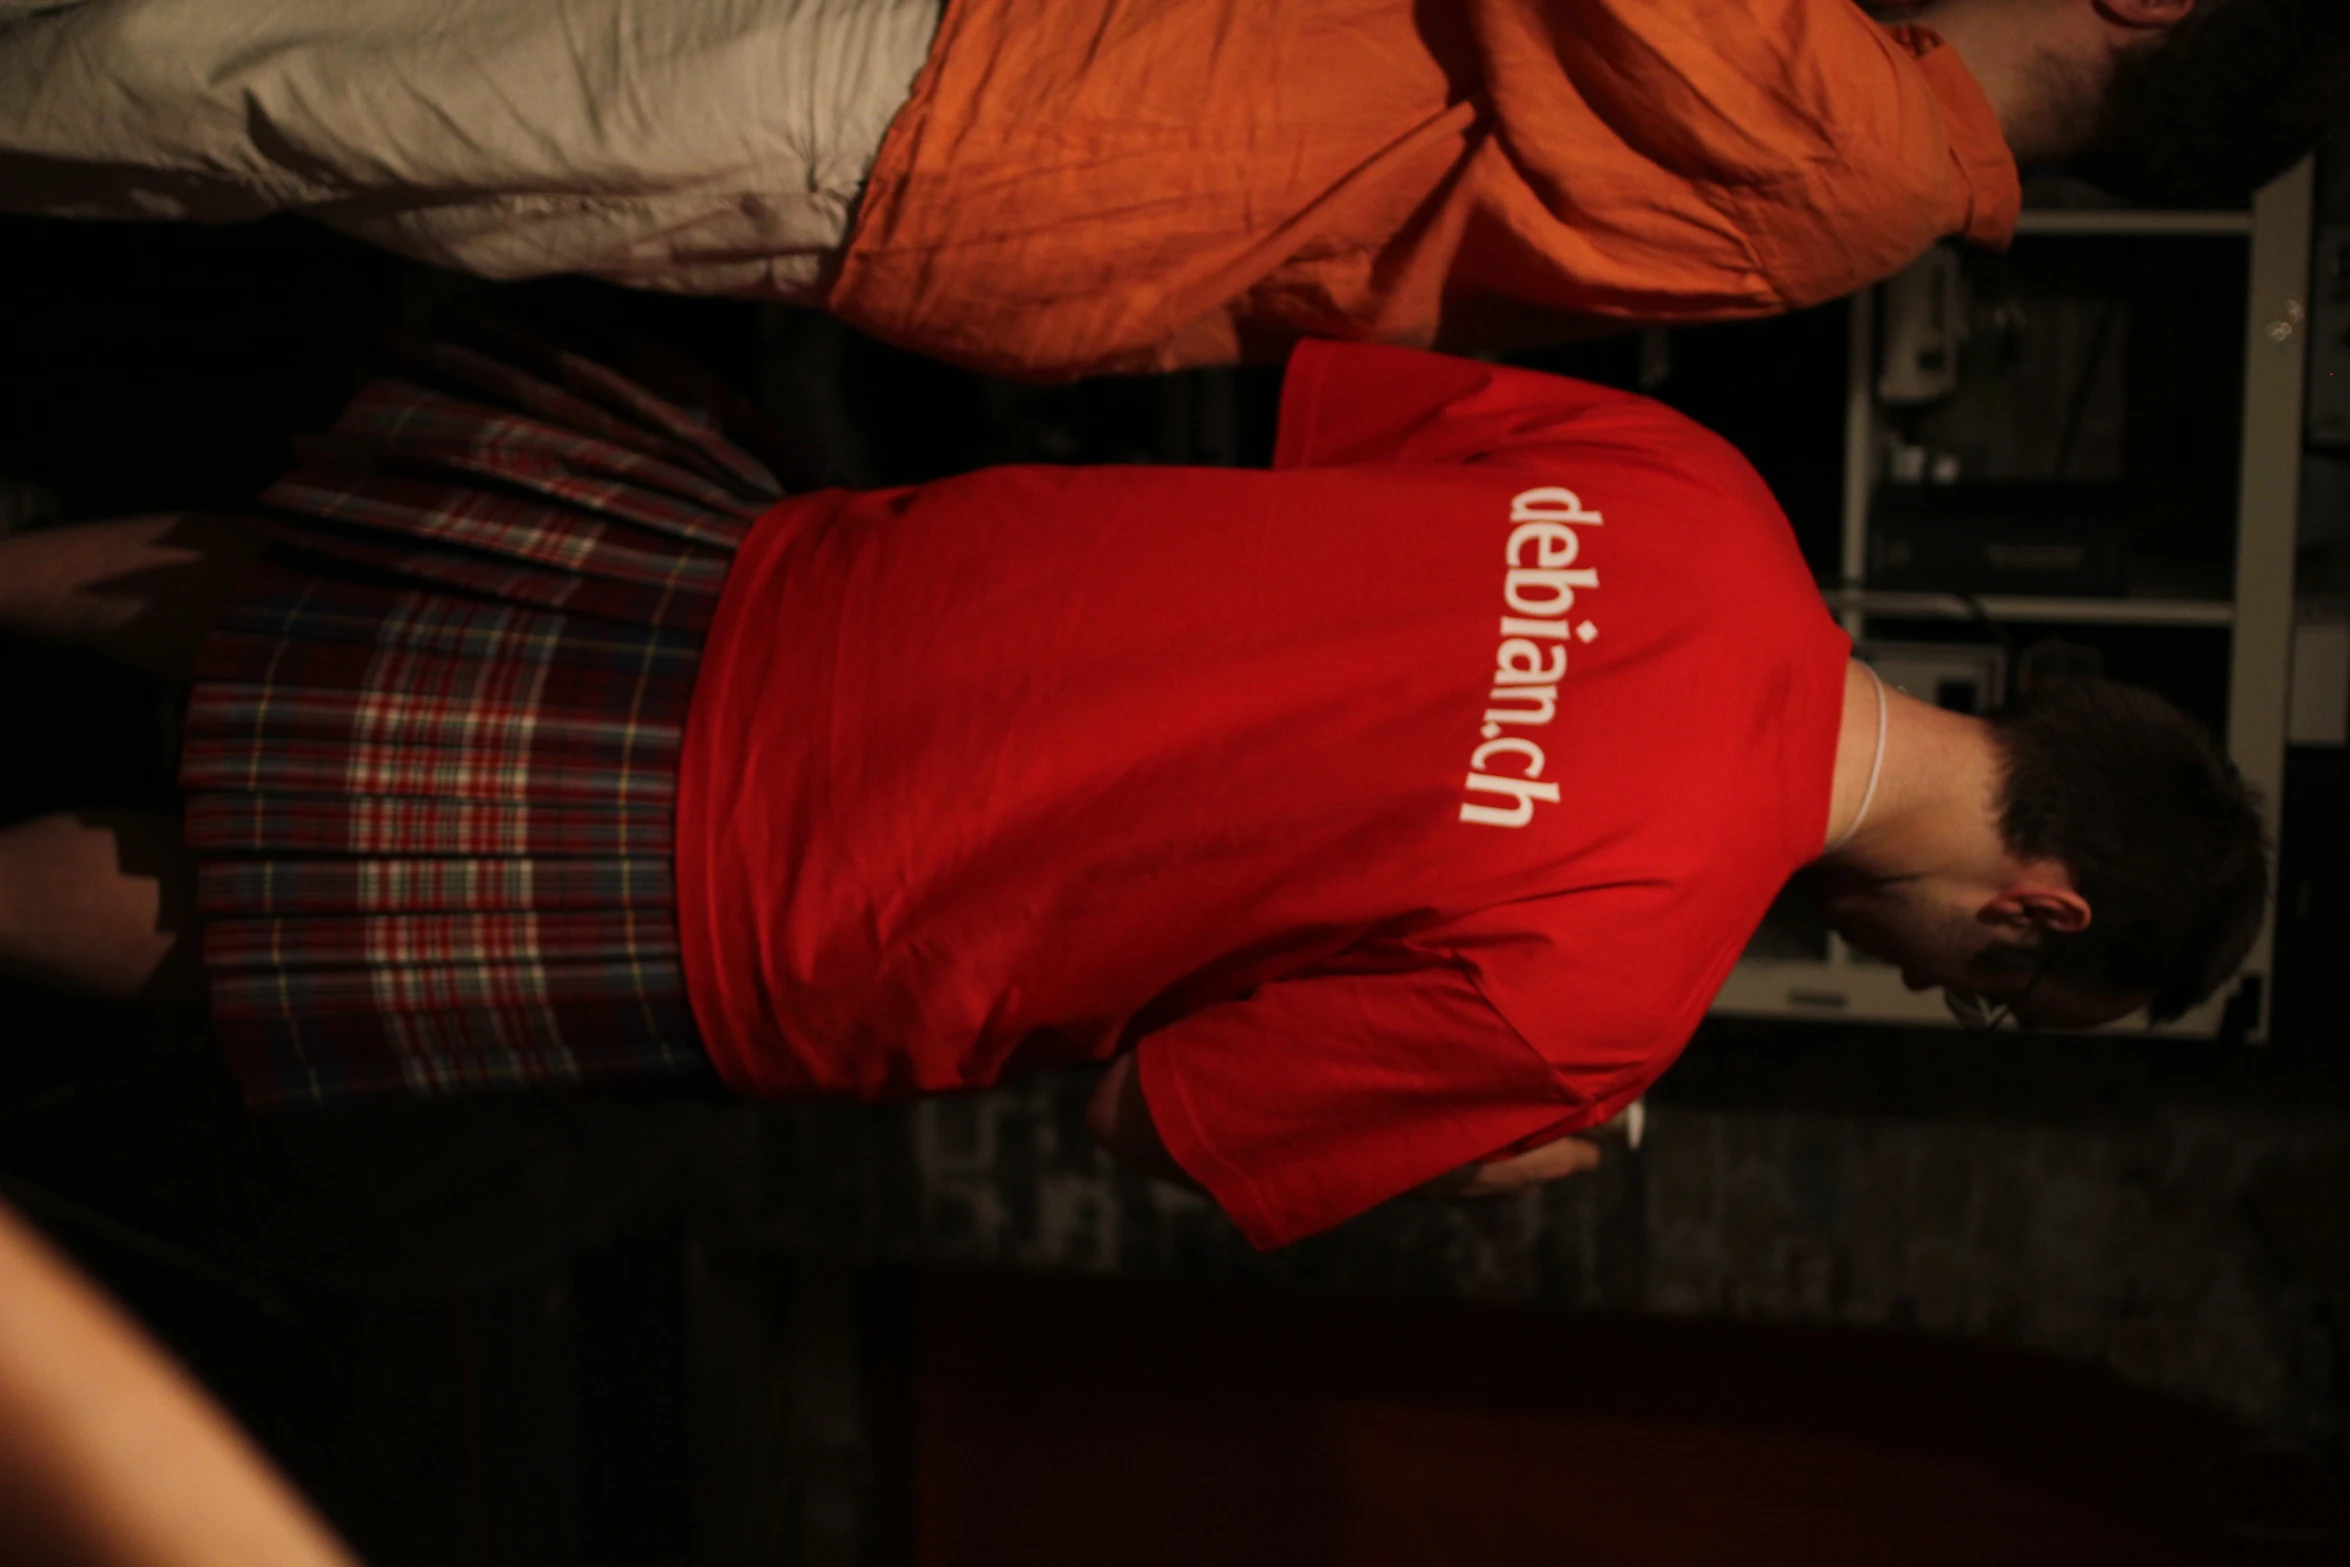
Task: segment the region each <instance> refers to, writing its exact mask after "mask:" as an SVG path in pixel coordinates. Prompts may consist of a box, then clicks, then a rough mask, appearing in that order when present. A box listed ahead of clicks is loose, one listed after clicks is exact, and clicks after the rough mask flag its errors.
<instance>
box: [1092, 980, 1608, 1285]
mask: <svg viewBox="0 0 2350 1567" xmlns="http://www.w3.org/2000/svg"><path fill="white" fill-rule="evenodd" d="M1136 1049H1137V1052H1138V1060H1137V1067H1138V1070H1139V1071H1140V1073H1141V1077H1142V1091H1143V1097H1144V1099H1145V1100H1146V1101H1147V1102H1148V1104H1149V1106H1150V1112H1151V1119H1152V1121H1153V1123H1154V1124H1155V1125H1156V1126H1157V1128H1158V1132H1159V1136H1160V1137H1161V1139H1163V1140H1164V1141H1165V1143H1166V1145H1167V1151H1168V1152H1169V1153H1170V1154H1172V1155H1173V1156H1174V1158H1175V1162H1176V1163H1177V1164H1179V1165H1181V1166H1182V1167H1183V1168H1184V1170H1185V1171H1186V1172H1187V1173H1189V1174H1190V1175H1191V1177H1192V1178H1193V1179H1194V1180H1196V1181H1198V1182H1199V1183H1200V1184H1201V1185H1202V1186H1204V1187H1206V1188H1207V1190H1208V1192H1209V1194H1210V1195H1211V1196H1213V1197H1214V1198H1215V1199H1216V1201H1217V1202H1218V1203H1219V1204H1220V1205H1221V1206H1222V1207H1223V1209H1224V1211H1225V1213H1227V1214H1228V1215H1230V1216H1231V1218H1232V1221H1233V1222H1234V1223H1235V1224H1237V1225H1238V1226H1239V1227H1240V1230H1241V1233H1243V1234H1244V1235H1246V1236H1247V1237H1248V1239H1249V1241H1250V1242H1251V1243H1252V1244H1253V1245H1256V1246H1258V1247H1272V1246H1280V1245H1285V1244H1287V1243H1288V1242H1290V1241H1293V1240H1297V1239H1299V1238H1300V1237H1302V1236H1306V1235H1310V1234H1313V1233H1314V1232H1315V1231H1317V1230H1323V1229H1327V1228H1329V1227H1330V1226H1331V1225H1333V1224H1336V1223H1338V1222H1339V1221H1340V1220H1342V1219H1346V1218H1350V1217H1352V1216H1353V1215H1355V1214H1357V1213H1360V1212H1362V1211H1363V1210H1365V1209H1367V1208H1370V1207H1373V1206H1375V1205H1376V1204H1378V1203H1381V1202H1384V1201H1386V1200H1387V1199H1388V1198H1390V1197H1394V1196H1397V1195H1399V1194H1401V1193H1403V1192H1406V1191H1409V1190H1411V1189H1412V1188H1413V1187H1415V1186H1419V1185H1421V1184H1423V1183H1425V1182H1427V1181H1430V1180H1433V1179H1435V1178H1436V1177H1437V1176H1440V1175H1443V1174H1445V1173H1447V1172H1448V1171H1451V1170H1456V1169H1458V1168H1460V1167H1461V1166H1462V1165H1465V1164H1469V1163H1472V1162H1474V1161H1476V1160H1480V1159H1484V1158H1487V1157H1489V1156H1492V1155H1494V1154H1497V1153H1499V1152H1501V1151H1503V1150H1505V1149H1511V1148H1514V1147H1518V1146H1522V1145H1525V1144H1528V1143H1529V1142H1531V1141H1536V1140H1540V1134H1542V1133H1545V1132H1550V1133H1553V1134H1554V1135H1561V1136H1563V1135H1565V1134H1566V1133H1568V1132H1571V1131H1574V1130H1577V1129H1578V1128H1580V1127H1581V1126H1582V1125H1584V1124H1586V1123H1587V1122H1588V1121H1589V1120H1591V1119H1594V1118H1596V1116H1597V1114H1598V1112H1597V1109H1596V1107H1593V1106H1590V1105H1586V1104H1583V1103H1582V1102H1581V1101H1580V1100H1579V1099H1578V1098H1577V1097H1576V1096H1575V1095H1574V1094H1573V1093H1572V1092H1571V1091H1570V1090H1569V1089H1568V1087H1567V1086H1566V1085H1565V1083H1564V1082H1563V1081H1562V1080H1561V1078H1560V1076H1559V1074H1558V1073H1557V1072H1556V1071H1555V1070H1554V1069H1553V1067H1552V1066H1551V1064H1550V1063H1549V1062H1548V1061H1546V1060H1545V1059H1544V1058H1543V1057H1542V1056H1541V1055H1540V1054H1538V1053H1537V1052H1536V1051H1535V1050H1534V1048H1533V1047H1532V1046H1530V1045H1528V1044H1527V1043H1526V1042H1525V1040H1524V1039H1522V1038H1521V1037H1519V1035H1518V1034H1517V1033H1516V1032H1515V1031H1514V1030H1512V1029H1511V1027H1510V1025H1509V1024H1508V1023H1507V1022H1506V1021H1504V1020H1503V1019H1502V1017H1501V1016H1500V1014H1498V1013H1497V1012H1495V1011H1494V1009H1493V1008H1492V1007H1491V1006H1490V1005H1489V1004H1487V1002H1486V1001H1485V998H1484V997H1483V995H1482V994H1480V993H1479V991H1478V990H1477V987H1476V985H1475V983H1474V982H1473V981H1471V980H1470V979H1469V977H1468V976H1467V975H1466V974H1463V973H1461V972H1460V971H1459V970H1457V969H1453V968H1432V969H1425V970H1415V971H1411V972H1406V973H1369V974H1363V973H1339V974H1319V975H1310V976H1306V977H1300V978H1294V979H1287V980H1282V981H1278V982H1276V983H1274V984H1270V985H1267V986H1265V987H1263V988H1262V989H1260V990H1258V991H1256V992H1255V993H1254V994H1252V995H1250V996H1249V997H1247V998H1246V999H1243V1000H1239V1001H1231V1002H1225V1003H1222V1004H1219V1005H1216V1006H1212V1007H1208V1008H1205V1009H1203V1010H1201V1011H1199V1012H1195V1013H1193V1014H1191V1015H1190V1016H1188V1017H1185V1018H1183V1019H1182V1020H1180V1021H1178V1022H1176V1023H1174V1024H1172V1025H1170V1026H1169V1027H1167V1028H1164V1029H1161V1030H1159V1031H1158V1032H1156V1033H1153V1034H1150V1035H1147V1036H1145V1037H1144V1039H1143V1040H1142V1042H1141V1043H1140V1044H1139V1045H1138V1046H1137V1047H1136ZM1578 1117H1581V1119H1578Z"/></svg>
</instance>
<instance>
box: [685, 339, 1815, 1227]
mask: <svg viewBox="0 0 2350 1567" xmlns="http://www.w3.org/2000/svg"><path fill="white" fill-rule="evenodd" d="M1848 651H1849V647H1848V644H1847V642H1846V640H1845V638H1844V635H1843V633H1842V632H1841V631H1839V630H1838V629H1837V627H1836V625H1835V623H1834V622H1833V621H1832V620H1831V619H1830V618H1829V616H1828V615H1827V613H1826V611H1825V609H1824V608H1823V607H1822V605H1821V601H1820V597H1819V593H1818V591H1817V589H1816V588H1815V587H1814V586H1813V584H1812V580H1811V577H1810V574H1809V572H1808V571H1807V570H1806V569H1805V566H1804V563H1803V560H1802V557H1801V556H1800V554H1799V553H1798V551H1797V549H1796V546H1795V542H1794V539H1793V538H1792V536H1791V534H1790V532H1789V530H1788V528H1787V525H1786V522H1785V520H1784V518H1783V517H1782V516H1781V515H1780V512H1779V510H1778V507H1777V505H1776V504H1775V503H1774V502H1773V501H1772V499H1771V496H1770V494H1769V492H1768V491H1767V490H1766V489H1765V488H1764V486H1763V484H1762V481H1761V480H1760V479H1759V478H1758V477H1757V476H1756V475H1755V473H1754V471H1753V470H1752V469H1751V468H1750V467H1748V466H1747V464H1746V462H1745V461H1744V460H1743V459H1742V458H1740V457H1739V456H1738V454H1737V453H1736V452H1735V451H1733V450H1732V449H1731V448H1730V447H1729V446H1728V445H1727V444H1726V443H1724V442H1723V441H1721V440H1720V439H1718V438H1716V437H1715V436H1713V435H1710V434H1708V433H1707V432H1705V431H1704V430H1702V429H1700V428H1698V427H1697V426H1696V425H1693V424H1691V423H1690V422H1689V421H1688V420H1686V419H1684V418H1682V417H1681V416H1679V415H1677V414H1675V413H1672V412H1671V411H1669V410H1667V409H1665V408H1663V407H1661V406H1659V405H1658V404H1656V403H1653V402H1650V401H1647V400H1646V399H1643V398H1638V397H1633V396H1629V395H1626V394H1623V393H1619V392H1613V391H1607V390H1604V389H1602V388H1599V387H1593V386H1587V385H1583V384H1581V383H1578V382H1573V381H1567V380H1562V379H1560V378H1557V377H1554V376H1546V375H1538V374H1534V373H1532V372H1528V371H1522V370H1511V369H1504V368H1499V367H1496V366H1491V365H1485V364H1478V363H1475V362H1472V361H1466V360H1453V359H1444V358H1439V357H1435V356H1432V355H1427V354H1421V353H1415V352H1410V351H1407V350H1402V349H1391V348H1368V347H1344V346H1337V345H1330V344H1308V345H1306V346H1304V347H1301V348H1300V349H1298V351H1297V353H1296V356H1295V357H1294V358H1293V359H1292V360H1291V362H1290V370H1289V377H1288V384H1287V387H1286V389H1285V392H1284V396H1283V406H1282V415H1281V433H1280V445H1279V452H1278V455H1277V457H1276V459H1275V464H1274V467H1273V469H1272V470H1271V471H1268V472H1256V471H1243V470H1227V469H1206V468H1143V467H1122V468H1048V467H1025V468H996V469H989V470H986V471H984V472H980V473H975V474H970V475H966V476H964V477H961V478H956V479H947V480H942V481H940V482H938V483H935V484H927V485H922V486H919V487H916V488H911V489H898V490H880V491H867V492H861V493H851V492H844V491H826V492H823V493H820V494H814V495H808V496H804V497H800V498H797V499H794V500H791V501H787V502H785V503H783V504H782V505H780V506H777V507H776V508H775V509H774V510H773V511H772V512H770V513H769V514H768V515H767V516H766V517H765V518H764V519H762V520H761V522H760V523H759V525H758V527H757V528H756V529H755V530H754V531H753V533H752V535H751V538H750V542H749V543H748V544H747V545H746V546H745V547H744V549H743V551H742V553H741V555H740V557H739V558H738V560H737V562H736V564H735V567H734V570H733V574H732V576H731V577H730V578H729V579H728V582H727V585H726V590H725V594H724V596H723V598H722V599H721V601H720V604H719V607H718V615H717V620H716V623H715V625H714V626H713V628H712V630H711V634H710V639H709V645H708V650H707V652H706V653H705V655H704V659H703V664H702V670H701V674H700V676H699V682H698V685H697V688H696V690H695V693H694V701H693V711H692V715H691V718H690V720H689V723H688V726H687V732H686V742H685V753H684V773H683V778H682V780H681V785H680V798H679V805H678V842H677V875H678V894H679V913H680V920H681V925H682V933H683V938H684V952H685V967H686V974H687V978H688V983H689V987H690V990H691V994H692V999H693V1004H694V1010H695V1015H696V1016H697V1018H698V1019H699V1020H700V1023H701V1026H702V1029H703V1032H704V1035H705V1037H706V1042H707V1044H708V1047H709V1050H710V1054H711V1056H712V1058H713V1059H714V1060H715V1061H716V1063H717V1065H718V1067H719V1070H720V1071H721V1072H722V1073H723V1074H724V1075H725V1077H726V1078H727V1080H728V1081H729V1082H731V1083H732V1084H733V1085H735V1086H736V1087H737V1088H739V1089H742V1090H743V1091H745V1092H748V1093H754V1094H768V1095H789V1094H806V1093H844V1094H855V1095H860V1096H866V1097H879V1096H887V1095H900V1094H911V1093H920V1092H928V1091H935V1090H942V1089H958V1088H976V1087H979V1086H982V1085H985V1084H989V1083H993V1082H996V1081H997V1080H999V1079H1000V1078H1003V1077H1005V1076H1006V1075H1008V1074H1010V1073H1013V1072H1016V1071H1020V1070H1024V1069H1029V1068H1035V1067H1046V1066H1057V1065H1064V1064H1067V1063H1071V1062H1081V1061H1099V1060H1103V1059H1106V1058H1107V1057H1109V1056H1110V1055H1112V1054H1113V1053H1115V1052H1116V1051H1118V1050H1119V1049H1120V1048H1122V1047H1124V1046H1127V1045H1130V1044H1132V1045H1134V1046H1135V1048H1137V1049H1139V1051H1140V1052H1141V1058H1140V1063H1139V1068H1140V1072H1141V1077H1142V1087H1143V1093H1144V1096H1145V1098H1146V1099H1147V1100H1148V1101H1149V1104H1150V1108H1151V1113H1152V1117H1153V1119H1154V1121H1155V1122H1156V1124H1157V1126H1158V1129H1159V1131H1160V1134H1161V1135H1162V1136H1163V1137H1164V1138H1165V1139H1166V1143H1167V1147H1168V1149H1169V1150H1170V1151H1171V1152H1172V1153H1173V1155H1174V1156H1175V1158H1176V1160H1177V1161H1178V1162H1179V1163H1180V1164H1182V1166H1183V1167H1184V1168H1185V1169H1186V1170H1187V1171H1189V1172H1190V1173H1191V1174H1192V1175H1193V1176H1194V1177H1195V1178H1197V1179H1198V1180H1199V1181H1200V1182H1201V1184H1203V1185H1204V1186H1206V1187H1207V1189H1208V1190H1209V1191H1210V1192H1211V1193H1212V1194H1213V1195H1214V1196H1215V1197H1216V1199H1217V1201H1219V1202H1220V1203H1221V1204H1222V1205H1223V1207H1224V1209H1225V1211H1226V1212H1228V1213H1229V1214H1230V1215H1231V1216H1232V1218H1233V1219H1234V1220H1235V1221H1236V1222H1237V1223H1238V1224H1239V1225H1240V1227H1241V1229H1242V1230H1243V1231H1244V1232H1246V1234H1247V1235H1248V1237H1249V1238H1250V1239H1251V1240H1252V1241H1254V1242H1256V1243H1257V1244H1259V1245H1263V1246H1270V1245H1276V1244H1279V1243H1281V1242H1283V1241H1287V1240H1291V1239H1294V1238H1296V1237H1298V1236H1300V1235H1304V1234H1307V1233H1310V1232H1312V1231H1314V1230H1318V1229H1321V1228H1323V1227H1325V1226H1327V1225H1330V1224H1333V1223H1335V1222H1337V1221H1338V1220H1340V1219H1343V1218H1345V1217H1347V1216H1349V1215H1351V1214H1353V1213H1356V1212H1358V1211H1360V1210H1362V1209H1364V1208H1368V1207H1370V1206H1372V1205H1373V1204H1375V1203H1378V1202H1380V1201H1382V1200H1384V1199H1386V1198H1388V1197H1391V1196H1393V1195H1395V1194H1397V1193H1399V1192H1402V1191H1404V1190H1406V1189H1408V1188H1410V1187H1412V1186H1415V1185H1418V1184H1419V1183H1421V1182H1423V1181H1426V1180H1429V1179H1431V1178H1433V1177H1435V1176H1437V1175H1439V1174H1442V1173H1443V1172H1445V1171H1447V1170H1450V1169H1453V1168H1456V1167H1458V1166H1460V1165H1463V1164H1466V1163H1469V1162H1470V1161H1472V1160H1476V1159H1481V1158H1485V1157H1488V1156H1490V1155H1492V1154H1494V1153H1496V1152H1499V1151H1501V1150H1503V1149H1506V1148H1511V1147H1515V1146H1520V1145H1524V1144H1527V1143H1530V1142H1535V1141H1540V1140H1543V1139H1545V1138H1547V1137H1550V1136H1556V1135H1561V1134H1564V1133H1566V1132H1569V1131H1573V1130H1576V1129H1578V1128H1581V1127H1584V1126H1588V1125H1591V1124H1594V1123H1596V1122H1598V1121H1601V1120H1604V1119H1606V1118H1607V1117H1608V1116H1610V1115H1612V1114H1614V1113H1615V1112H1616V1111H1617V1110H1618V1109H1620V1108H1621V1107H1622V1106H1623V1105H1624V1104H1626V1103H1627V1102H1629V1101H1630V1100H1631V1099H1632V1098H1633V1097H1635V1096H1636V1095H1638V1094H1639V1093H1640V1092H1641V1091H1642V1090H1643V1089H1645V1088H1646V1087H1647V1086H1648V1084H1649V1083H1650V1082H1652V1081H1653V1080H1654V1079H1655V1078H1656V1077H1657V1075H1658V1074H1659V1073H1661V1072H1662V1071H1663V1070H1664V1069H1665V1067H1666V1066H1667V1065H1668V1064H1669V1063H1670V1062H1671V1061H1672V1059H1673V1057H1674V1056H1675V1055H1676V1054H1677V1053H1678V1052H1679V1050H1680V1048H1681V1046H1682V1045H1683V1044H1684V1043H1685V1042H1686V1040H1687V1039H1688V1036H1689V1034H1690V1032H1691V1030H1692V1029H1693V1028H1694V1027H1695V1026H1696V1024H1697V1021H1698V1018H1699V1017H1700V1015H1701V1014H1702V1013H1703V1011H1704V1009H1705V1006H1706V1004H1707V1002H1708V1001H1710V1000H1711V999H1712V997H1713V994H1714V992H1715V991H1716V990H1717V989H1718V988H1719V986H1720V984H1721V981H1722V979H1723V977H1724V975H1725V974H1726V973H1727V971H1728V969H1729V967H1730V965H1731V964H1732V963H1733V962H1734V961H1735V960H1736V958H1737V956H1738V953H1739V950H1740V949H1741V947H1742V946H1743V944H1744V943H1745V940H1746V938H1747V936H1748V935H1749V934H1750V933H1751V932H1752V931H1753V929H1754V927H1755V925H1756V924H1757V923H1758V922H1759V921H1760V919H1761V918H1762V914H1763V911H1764V909H1765V908H1766V907H1767V906H1768V904H1769V903H1770V901H1771V898H1772V897H1773V895H1774V894H1775V893H1776V892H1777V891H1778V889H1779V886H1780V884H1781V883H1782V882H1783V881H1784V880H1785V879H1786V877H1787V876H1788V875H1789V874H1790V873H1791V872H1792V871H1794V870H1795V869H1796V868H1797V867H1798V866H1800V865H1802V864H1803V863H1805V862H1806V861H1808V860H1810V859H1812V858H1813V857H1815V856H1816V855H1817V854H1818V853H1819V850H1820V846H1821V841H1822V839H1823V838H1824V836H1825V833H1826V823H1827V812H1828V794H1829V786H1830V779H1831V775H1832V772H1833V766H1834V759H1835V750H1836V735H1837V727H1838V723H1839V721H1840V716H1841V713H1842V694H1843V689H1844V662H1845V658H1846V656H1847V654H1848ZM1138 1040H1139V1043H1136V1042H1137V1041H1138Z"/></svg>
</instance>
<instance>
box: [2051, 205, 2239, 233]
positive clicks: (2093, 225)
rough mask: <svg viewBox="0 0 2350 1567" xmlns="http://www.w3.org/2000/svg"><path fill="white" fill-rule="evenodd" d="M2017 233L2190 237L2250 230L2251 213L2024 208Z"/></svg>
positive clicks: (2094, 208) (2101, 208)
mask: <svg viewBox="0 0 2350 1567" xmlns="http://www.w3.org/2000/svg"><path fill="white" fill-rule="evenodd" d="M2015 231H2016V233H2017V234H2018V235H2025V234H2033V235H2054V236H2063V237H2074V238H2097V237H2099V236H2104V235H2126V236H2129V237H2132V238H2142V237H2156V238H2159V237H2163V236H2173V237H2178V238H2192V237H2196V236H2202V235H2212V234H2245V235H2248V234H2250V233H2251V232H2252V214H2251V213H2249V212H2145V211H2133V210H2131V209H2128V208H2106V207H2077V208H2076V207H2040V208H2027V209H2026V210H2025V211H2024V213H2023V215H2022V216H2021V217H2019V218H2017V219H2016V225H2015Z"/></svg>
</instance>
